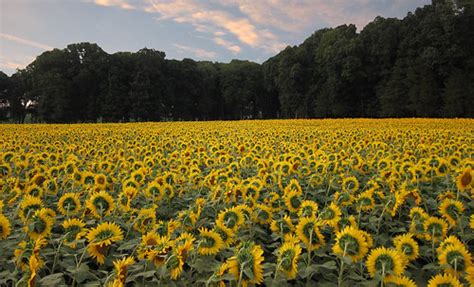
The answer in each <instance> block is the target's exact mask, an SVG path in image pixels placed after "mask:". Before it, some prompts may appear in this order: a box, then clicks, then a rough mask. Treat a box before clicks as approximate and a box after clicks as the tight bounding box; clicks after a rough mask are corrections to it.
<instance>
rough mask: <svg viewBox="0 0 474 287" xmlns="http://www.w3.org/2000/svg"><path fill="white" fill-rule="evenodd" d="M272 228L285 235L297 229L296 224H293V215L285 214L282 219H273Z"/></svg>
mask: <svg viewBox="0 0 474 287" xmlns="http://www.w3.org/2000/svg"><path fill="white" fill-rule="evenodd" d="M270 229H271V230H272V231H273V232H275V233H277V234H281V235H283V236H285V235H286V234H289V233H291V232H293V231H294V230H295V226H294V225H293V222H292V220H291V217H289V216H288V215H285V216H283V217H282V218H280V219H274V220H272V224H271V225H270Z"/></svg>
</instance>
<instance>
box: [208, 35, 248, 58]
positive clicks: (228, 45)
mask: <svg viewBox="0 0 474 287" xmlns="http://www.w3.org/2000/svg"><path fill="white" fill-rule="evenodd" d="M214 43H216V44H217V45H219V46H222V47H224V48H226V49H227V50H229V51H231V52H232V53H233V54H238V53H240V51H241V50H242V49H241V48H240V47H239V46H238V45H236V44H234V43H232V42H230V41H227V40H224V39H222V38H219V37H216V38H214Z"/></svg>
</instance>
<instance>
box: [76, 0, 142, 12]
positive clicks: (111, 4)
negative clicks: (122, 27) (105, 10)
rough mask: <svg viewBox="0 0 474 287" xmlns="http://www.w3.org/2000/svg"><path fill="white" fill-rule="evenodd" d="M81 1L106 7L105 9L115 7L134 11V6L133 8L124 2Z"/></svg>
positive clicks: (115, 0) (110, 0)
mask: <svg viewBox="0 0 474 287" xmlns="http://www.w3.org/2000/svg"><path fill="white" fill-rule="evenodd" d="M83 1H84V2H93V3H95V4H97V5H100V6H106V7H111V6H115V7H119V8H122V9H126V10H132V9H135V6H133V5H132V4H130V3H128V2H127V1H125V0H83Z"/></svg>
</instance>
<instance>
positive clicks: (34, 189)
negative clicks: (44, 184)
mask: <svg viewBox="0 0 474 287" xmlns="http://www.w3.org/2000/svg"><path fill="white" fill-rule="evenodd" d="M25 195H31V196H34V197H39V198H42V197H43V196H44V191H43V189H42V188H41V186H39V185H36V184H32V185H30V186H29V187H28V188H27V189H26V190H25Z"/></svg>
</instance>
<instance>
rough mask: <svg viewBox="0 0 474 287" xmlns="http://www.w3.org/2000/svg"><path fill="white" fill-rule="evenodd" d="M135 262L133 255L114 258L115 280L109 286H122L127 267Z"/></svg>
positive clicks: (125, 277) (125, 278)
mask: <svg viewBox="0 0 474 287" xmlns="http://www.w3.org/2000/svg"><path fill="white" fill-rule="evenodd" d="M134 263H135V259H134V258H133V256H127V257H124V258H122V259H117V260H114V267H115V273H116V276H115V280H114V281H113V282H112V284H110V286H111V287H124V286H125V281H126V280H127V272H128V267H129V266H131V265H133V264H134Z"/></svg>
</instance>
